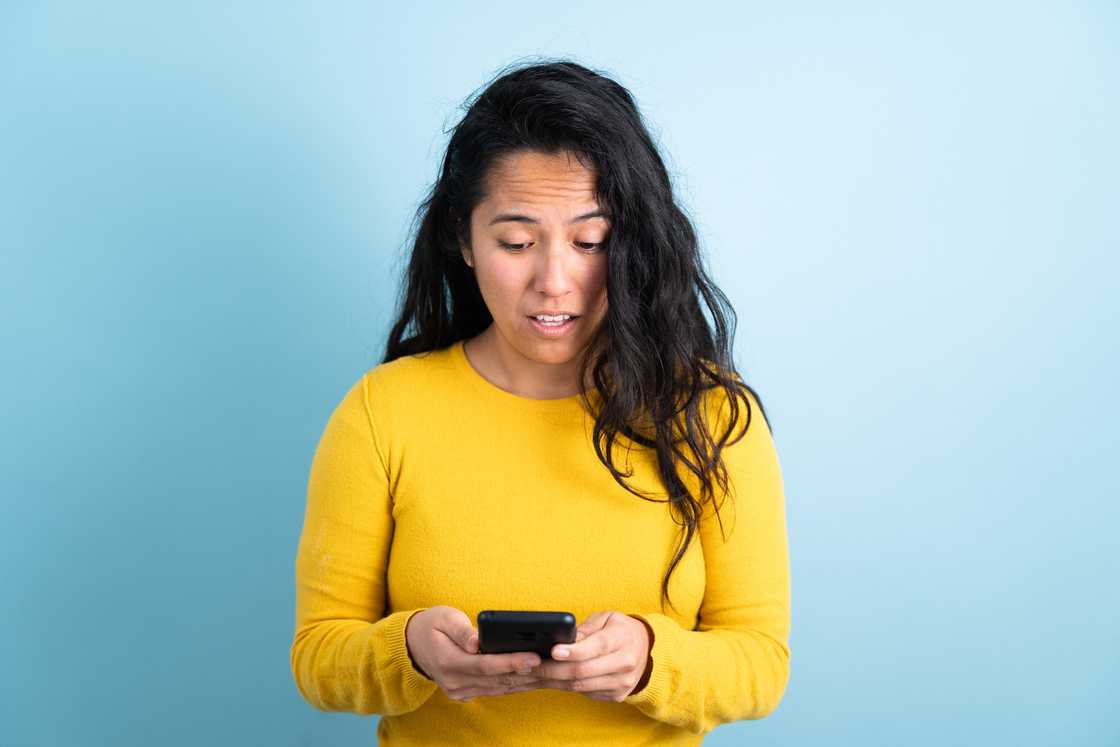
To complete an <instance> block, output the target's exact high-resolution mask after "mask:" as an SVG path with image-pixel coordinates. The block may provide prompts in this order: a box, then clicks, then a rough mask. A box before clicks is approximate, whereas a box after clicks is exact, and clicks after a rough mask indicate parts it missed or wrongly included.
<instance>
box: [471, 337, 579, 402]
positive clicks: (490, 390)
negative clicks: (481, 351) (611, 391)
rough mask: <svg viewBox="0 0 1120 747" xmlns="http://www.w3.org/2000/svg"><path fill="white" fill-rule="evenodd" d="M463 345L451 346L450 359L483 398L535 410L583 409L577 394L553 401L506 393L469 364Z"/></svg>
mask: <svg viewBox="0 0 1120 747" xmlns="http://www.w3.org/2000/svg"><path fill="white" fill-rule="evenodd" d="M465 344H466V340H459V341H458V342H455V343H454V344H452V345H451V357H452V359H454V361H455V364H456V366H457V367H458V368H459V369H460V370H461V372H462V373H463V374H464V378H466V379H467V380H469V381H470V382H471V384H472V386H473V388H474V389H475V390H476V391H478V392H479V393H481V394H482V395H483V396H485V397H487V398H489V399H491V400H493V401H495V402H504V403H506V404H510V405H516V406H520V407H527V408H532V409H537V410H568V409H573V408H574V409H577V410H582V409H583V407H582V402H581V398H580V395H579V394H573V395H571V396H569V397H558V398H554V399H535V398H533V397H523V396H521V395H520V394H514V393H513V392H507V391H506V390H505V389H502V388H501V387H500V386H498V385H497V384H495V383H493V382H492V381H490V380H489V379H487V378H486V377H485V376H483V375H482V374H481V373H479V372H478V371H477V370H476V369H475V367H474V365H472V364H471V361H470V359H469V358H468V357H467V351H466V347H465Z"/></svg>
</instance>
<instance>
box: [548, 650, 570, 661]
mask: <svg viewBox="0 0 1120 747" xmlns="http://www.w3.org/2000/svg"><path fill="white" fill-rule="evenodd" d="M569 653H571V652H570V651H568V649H566V648H563V647H561V648H558V649H556V650H555V651H553V652H552V655H553V656H555V657H556V658H557V659H567V658H568V654H569Z"/></svg>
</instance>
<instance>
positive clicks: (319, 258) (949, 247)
mask: <svg viewBox="0 0 1120 747" xmlns="http://www.w3.org/2000/svg"><path fill="white" fill-rule="evenodd" d="M190 5H191V7H175V8H171V7H164V8H161V9H155V8H153V7H151V6H152V4H149V3H138V2H137V3H117V4H114V5H113V6H112V7H102V6H101V5H99V4H93V3H89V4H73V5H66V4H58V3H40V2H14V3H13V2H7V3H5V4H4V5H3V6H2V9H0V112H2V114H0V242H2V246H3V251H2V252H0V263H2V264H0V284H2V285H0V319H2V321H3V323H2V330H3V340H2V347H0V350H2V352H3V356H4V365H3V374H2V376H3V380H2V384H3V390H4V392H5V396H4V415H3V417H2V422H3V429H2V431H0V433H2V435H0V438H2V443H0V446H2V448H0V454H2V457H0V458H2V459H3V465H2V467H3V469H2V477H0V480H2V483H0V491H2V494H3V520H2V521H0V548H3V549H2V553H3V555H2V557H3V560H4V573H3V587H2V589H0V593H2V598H3V625H4V634H3V635H2V636H0V647H2V648H0V661H2V662H3V666H2V669H3V672H4V674H3V675H2V676H0V687H2V688H3V692H2V693H0V709H2V712H0V743H3V744H5V745H118V746H125V745H147V744H162V745H188V744H229V745H233V744H269V745H311V744H315V745H326V744H331V745H343V744H351V745H368V744H372V743H374V742H375V741H376V737H375V735H374V730H375V726H376V722H375V721H374V720H372V719H367V718H361V717H357V716H354V715H349V714H327V713H320V712H317V711H315V710H314V709H312V708H311V707H310V706H309V705H307V704H306V703H305V702H303V701H302V700H301V699H300V697H299V694H298V692H297V690H296V688H295V684H294V682H293V680H292V677H291V673H290V671H289V659H288V656H289V648H290V644H291V639H292V634H293V622H294V621H293V604H294V596H293V595H294V589H293V581H294V579H293V573H294V557H295V550H296V543H297V541H298V535H299V531H300V527H301V522H302V518H303V510H304V501H305V489H306V480H307V476H308V470H309V467H310V460H311V457H312V454H313V450H314V447H315V445H316V443H317V440H318V438H319V435H320V433H321V430H322V428H323V426H324V424H325V422H326V418H327V417H328V415H329V413H330V410H331V409H332V408H333V407H334V405H335V404H337V402H338V401H339V400H340V399H341V396H342V394H343V393H344V392H345V389H346V388H347V387H348V386H349V385H350V384H352V383H353V381H355V380H356V379H357V378H358V377H359V376H360V375H361V374H362V372H364V371H365V370H366V369H367V368H369V367H371V366H373V365H375V364H376V362H377V360H378V359H379V355H380V352H381V349H382V346H383V343H384V338H385V336H386V334H387V332H388V326H389V323H390V313H391V312H392V310H393V302H394V300H395V291H396V289H395V286H394V282H395V280H396V278H397V277H398V274H399V272H400V270H401V268H402V266H403V255H404V251H405V250H406V248H407V239H408V231H409V228H410V225H409V221H410V220H411V218H412V214H413V211H414V210H415V208H416V206H417V204H418V202H419V200H420V199H421V196H422V193H423V191H424V189H425V188H426V187H427V186H428V185H429V184H430V182H431V180H432V179H434V177H435V174H436V167H437V163H438V159H439V157H440V156H441V155H442V151H443V147H444V144H445V142H446V136H445V135H444V133H443V130H445V129H448V128H450V126H451V125H452V124H454V122H455V121H456V120H457V118H458V116H459V115H460V111H459V110H458V108H457V107H458V105H459V104H460V103H461V102H462V100H463V99H464V98H466V97H467V96H468V94H470V93H471V92H472V91H473V90H475V89H476V88H477V87H478V86H480V85H482V84H483V83H484V82H485V81H486V80H487V79H488V78H489V77H490V76H491V75H492V74H493V73H494V72H495V71H496V70H497V69H498V68H500V67H501V66H502V65H504V64H506V63H509V62H513V61H515V60H518V59H521V58H524V57H525V56H534V55H548V56H551V55H571V56H573V57H575V58H576V59H578V60H579V61H581V62H583V63H584V64H587V65H590V66H592V67H598V68H602V69H605V70H607V71H609V72H610V73H612V74H613V75H614V76H615V77H616V78H617V79H618V80H619V81H620V82H621V83H623V85H626V86H627V87H628V88H629V89H630V90H631V91H632V92H633V94H634V95H635V97H636V99H637V101H638V103H639V105H640V107H641V108H642V110H643V112H644V114H645V116H646V117H647V118H648V120H649V122H650V124H651V127H652V128H653V131H654V133H655V135H656V136H657V137H658V139H659V141H660V143H661V145H662V147H663V148H664V151H665V156H666V158H667V159H668V163H669V166H670V169H671V170H672V172H673V175H674V178H675V179H676V183H677V186H678V188H679V190H680V198H681V200H682V202H683V204H684V205H685V206H686V207H687V209H688V210H689V212H690V214H691V215H692V216H693V217H694V218H695V220H696V224H697V228H698V230H699V231H700V234H701V238H702V241H703V244H704V248H705V251H706V252H707V253H708V255H709V256H710V266H711V268H712V271H713V274H714V277H715V278H716V280H717V282H718V283H719V284H720V285H721V287H722V288H723V289H724V290H725V292H726V293H727V294H728V296H729V297H730V298H731V300H732V302H733V304H734V305H735V308H736V309H737V311H738V314H739V331H738V337H737V345H736V354H737V360H738V362H739V364H740V366H741V368H742V370H743V371H744V373H745V374H746V376H747V378H748V381H753V383H754V385H755V386H756V387H757V388H758V390H759V391H760V392H761V393H762V396H763V401H764V404H765V405H766V407H767V410H768V413H769V414H770V416H771V419H772V421H773V425H774V432H775V438H776V441H777V444H778V448H779V453H780V457H781V460H782V466H783V472H784V475H785V480H786V490H787V500H788V511H789V528H790V542H791V552H792V567H793V600H794V609H793V633H792V638H791V646H792V651H793V659H792V664H793V673H792V677H791V680H790V684H789V688H788V690H787V692H786V696H785V699H784V700H783V702H782V704H781V706H780V708H779V709H778V711H777V712H775V713H774V714H773V715H771V716H770V717H769V718H766V719H763V720H761V721H755V722H739V723H735V724H730V725H725V726H721V727H720V728H718V729H717V730H716V731H715V732H713V733H712V734H711V735H710V736H709V737H708V738H707V740H706V744H712V745H721V744H724V745H732V744H759V745H761V744H766V745H798V746H803V745H848V744H859V745H898V744H906V745H946V744H969V745H996V744H1000V745H1002V744H1007V745H1052V744H1077V745H1106V744H1117V743H1118V742H1120V715H1118V713H1120V712H1118V711H1117V709H1116V693H1117V692H1118V690H1120V674H1118V672H1120V642H1118V633H1117V629H1118V622H1120V591H1118V589H1120V584H1118V582H1117V578H1116V577H1117V572H1118V570H1120V563H1118V561H1117V555H1116V546H1117V540H1116V535H1117V529H1118V521H1117V520H1118V518H1120V511H1118V509H1117V499H1118V492H1120V491H1118V490H1117V481H1116V478H1115V474H1116V473H1115V463H1116V459H1115V449H1116V442H1117V434H1116V425H1115V424H1116V422H1117V416H1118V415H1120V408H1118V406H1117V405H1118V402H1117V399H1118V398H1117V393H1116V384H1117V378H1118V377H1117V373H1118V372H1117V368H1118V366H1117V357H1118V355H1117V350H1118V345H1117V333H1116V326H1117V322H1118V314H1117V311H1118V303H1117V289H1118V283H1117V271H1118V269H1120V267H1118V262H1117V260H1116V252H1117V249H1118V248H1120V246H1118V245H1120V241H1118V238H1120V232H1118V230H1117V224H1116V217H1115V211H1116V207H1117V191H1118V190H1117V187H1118V185H1117V173H1118V169H1120V157H1118V156H1120V150H1118V147H1117V141H1116V133H1117V132H1118V131H1120V105H1118V96H1117V92H1118V90H1120V88H1118V86H1117V83H1118V80H1117V78H1118V76H1117V72H1118V67H1120V66H1118V64H1117V63H1118V59H1117V56H1118V52H1117V50H1118V44H1117V40H1118V38H1120V23H1118V20H1120V18H1118V16H1120V13H1118V11H1117V6H1116V5H1115V4H1112V3H1063V2H1053V3H1048V4H1029V7H1028V5H1027V4H1020V3H990V4H982V5H978V4H974V3H944V2H939V3H928V4H926V7H924V8H922V7H918V6H916V5H910V6H907V7H900V6H899V4H897V3H887V2H884V3H878V4H869V3H858V4H846V5H847V7H846V8H844V9H840V8H838V7H837V6H836V4H830V3H819V4H814V5H807V4H800V3H797V4H794V3H783V4H780V9H776V8H777V7H778V5H779V4H765V5H762V4H757V5H754V6H745V5H741V4H738V3H734V4H733V3H720V4H712V3H702V2H688V3H684V4H680V3H671V4H670V3H666V4H662V5H657V4H648V3H644V4H641V5H639V4H637V3H633V4H630V5H621V4H609V3H608V4H603V3H597V2H596V3H592V2H572V3H564V4H554V5H548V4H544V5H542V4H532V3H523V4H521V3H508V2H491V3H486V4H461V5H458V6H455V7H452V6H451V5H449V4H444V3H420V4H415V3H413V4H406V3H396V4H393V5H394V7H392V9H389V8H388V4H378V5H375V4H368V5H359V4H334V5H327V4H314V5H313V4H312V3H294V4H293V3H264V2H256V3H239V4H236V6H237V7H233V5H234V4H232V3H225V2H223V3H217V2H215V3H206V4H201V3H192V4H190Z"/></svg>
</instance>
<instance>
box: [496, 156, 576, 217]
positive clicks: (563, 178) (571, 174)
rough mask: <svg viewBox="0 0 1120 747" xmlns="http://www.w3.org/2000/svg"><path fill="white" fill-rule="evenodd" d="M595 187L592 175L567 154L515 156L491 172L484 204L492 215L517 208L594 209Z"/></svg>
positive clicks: (508, 158)
mask: <svg viewBox="0 0 1120 747" xmlns="http://www.w3.org/2000/svg"><path fill="white" fill-rule="evenodd" d="M595 187H596V176H595V172H594V171H593V170H592V169H590V168H588V167H586V166H584V165H583V164H581V163H580V162H579V161H578V160H577V159H576V157H575V156H574V155H572V154H570V153H566V152H561V153H557V154H545V153H539V152H535V151H527V152H516V153H513V154H509V155H507V156H505V157H503V158H501V159H500V160H498V161H497V162H496V163H495V164H494V167H493V168H492V169H491V170H490V173H489V174H488V176H487V180H486V188H487V189H486V191H487V196H486V199H485V200H484V201H483V202H484V203H486V206H487V207H488V208H489V209H491V210H494V211H497V210H502V209H507V208H514V207H518V206H542V207H543V206H554V207H555V206H562V207H564V208H565V209H568V208H570V209H583V208H595V207H597V205H598V202H597V199H596V194H595Z"/></svg>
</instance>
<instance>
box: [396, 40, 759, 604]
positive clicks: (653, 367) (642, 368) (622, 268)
mask: <svg viewBox="0 0 1120 747" xmlns="http://www.w3.org/2000/svg"><path fill="white" fill-rule="evenodd" d="M462 106H463V108H464V109H465V114H464V116H463V117H462V119H461V120H460V121H459V122H458V124H456V125H455V127H454V129H453V131H452V132H451V138H450V141H449V143H448V145H447V150H446V153H445V155H444V158H443V163H442V167H441V170H440V174H439V177H438V179H437V180H436V182H435V184H434V185H433V186H432V187H431V190H430V192H429V194H428V195H427V197H426V198H425V200H424V201H423V202H422V203H421V204H420V207H419V209H418V210H417V212H416V217H415V221H417V222H418V224H419V228H418V230H415V241H414V243H413V245H412V253H411V259H410V261H409V264H408V268H407V273H406V277H405V278H404V279H405V282H403V283H402V284H401V292H400V297H399V298H398V301H397V303H398V313H397V319H396V322H395V323H394V324H393V327H392V330H391V331H390V333H389V339H388V342H387V344H386V347H385V355H384V358H383V362H388V361H391V360H394V359H396V358H399V357H401V356H407V355H416V354H419V353H425V352H427V351H432V350H436V349H440V348H445V347H447V346H449V345H451V344H453V343H456V342H458V341H459V340H464V339H469V338H471V337H474V336H476V335H478V334H479V333H481V332H482V331H483V330H485V329H486V328H487V327H488V326H489V325H490V324H491V322H492V321H493V318H492V317H491V315H490V312H489V310H488V309H487V307H486V304H485V302H484V301H483V298H482V294H481V292H480V290H479V287H478V282H477V281H476V279H475V276H474V274H473V269H472V268H470V266H468V265H467V264H466V262H465V261H464V260H463V256H462V253H461V251H460V246H462V245H466V246H469V245H470V215H471V213H472V211H473V209H474V207H475V206H476V205H477V204H478V203H479V202H480V201H481V200H482V199H483V198H484V197H485V182H486V177H487V175H488V173H489V172H490V169H491V168H492V167H493V166H494V165H495V162H496V161H497V160H498V159H500V158H502V157H503V156H506V155H509V154H511V153H516V152H525V151H536V152H541V153H544V154H549V155H554V154H558V153H562V152H566V153H570V154H572V155H574V156H575V157H576V158H577V159H578V160H579V162H580V163H581V164H583V165H584V166H586V167H588V168H591V169H593V170H594V172H595V174H596V194H597V197H598V200H599V204H600V207H601V208H602V209H603V210H605V211H606V212H607V213H608V216H609V220H610V232H609V234H608V235H607V238H606V239H605V242H606V243H605V247H604V251H606V252H607V298H608V304H607V314H606V318H605V320H604V322H603V324H602V325H601V326H600V328H599V330H598V331H597V332H596V334H595V335H594V337H593V338H592V341H591V342H590V343H589V345H588V347H587V349H586V350H587V354H586V356H585V358H584V362H583V367H582V369H581V372H580V374H581V375H580V376H579V381H580V384H579V386H580V395H581V402H582V403H583V405H584V407H585V409H586V410H587V411H588V412H589V413H591V414H592V415H593V416H594V418H595V428H594V442H595V452H596V454H597V455H598V457H599V460H600V461H602V462H603V464H604V465H605V466H606V468H607V469H608V470H610V473H611V475H613V477H614V479H615V481H616V482H618V484H619V485H621V486H622V487H623V488H625V489H626V490H628V491H629V492H631V493H633V494H634V495H637V496H638V497H640V498H643V499H645V500H655V501H658V502H662V501H659V500H658V499H657V498H651V497H648V496H647V495H644V494H643V492H642V491H639V490H635V489H634V488H633V487H632V486H630V485H628V484H627V483H626V482H625V480H624V479H623V478H625V477H630V476H632V475H633V471H630V472H627V473H625V474H624V473H622V472H621V471H620V470H619V469H618V468H617V467H616V466H615V464H614V453H613V448H612V447H613V444H614V443H615V441H616V440H619V437H620V436H622V437H624V438H625V439H628V440H629V442H630V444H638V445H639V446H640V447H641V448H646V449H650V450H652V451H653V452H655V454H656V460H657V468H658V473H659V475H660V478H661V482H662V484H663V486H664V488H665V492H666V494H667V495H668V498H667V499H664V501H665V502H668V503H669V504H670V513H671V514H672V515H673V518H674V521H676V523H678V524H679V525H681V526H682V527H683V528H684V531H683V542H682V543H680V544H679V546H678V550H677V552H676V555H675V556H674V557H673V560H672V562H671V563H670V565H669V569H668V571H667V573H666V574H665V577H664V579H663V580H662V584H661V595H662V609H664V602H665V601H666V600H667V601H669V604H670V606H671V605H672V600H671V599H669V578H670V576H671V575H672V573H673V570H674V569H675V568H676V566H677V564H678V563H679V562H680V559H681V558H682V557H683V556H684V554H685V551H686V550H687V549H688V545H689V543H690V542H691V541H692V538H693V535H694V534H695V532H696V531H697V526H698V524H699V521H700V518H701V516H702V511H703V505H704V503H705V502H707V501H712V500H713V497H714V487H713V478H714V480H715V483H716V484H718V485H719V487H720V489H721V490H722V491H723V493H724V494H726V492H727V471H726V467H725V465H724V463H723V461H722V459H721V456H720V452H721V450H722V449H723V448H724V447H725V446H727V445H729V442H728V439H729V438H730V436H731V433H732V431H733V430H734V428H735V424H736V422H737V421H738V419H739V405H738V401H739V399H742V401H743V403H744V404H745V408H746V415H745V426H744V427H743V430H742V431H741V433H740V434H739V435H738V436H737V437H736V438H735V439H734V440H731V441H730V443H735V442H737V441H738V440H739V439H740V438H742V437H743V436H745V435H746V432H747V428H749V426H750V421H751V403H750V400H749V398H748V397H747V396H746V395H745V391H750V393H751V394H752V395H753V396H754V397H755V399H756V400H757V401H758V404H759V408H760V409H761V408H762V399H761V397H759V396H758V393H757V392H755V391H754V389H752V388H751V387H749V386H747V385H746V384H745V383H744V382H743V380H742V378H741V377H740V376H739V375H738V373H737V372H736V371H735V366H734V361H733V358H732V351H731V346H732V344H733V341H734V331H735V324H736V316H735V312H734V309H732V308H731V305H730V303H729V302H728V300H727V297H726V296H725V295H724V294H723V293H722V292H721V291H720V290H719V289H718V288H717V287H716V286H715V284H714V283H713V282H712V281H711V280H710V279H709V277H708V275H707V273H706V272H705V270H704V267H703V261H702V257H701V255H700V248H699V245H698V242H697V238H696V232H695V230H694V228H693V226H692V224H691V222H690V221H689V219H688V217H687V216H686V215H685V213H684V212H683V210H682V209H681V208H680V207H678V205H677V202H676V200H675V199H674V195H673V189H672V185H671V182H670V178H669V174H668V172H667V171H666V169H665V165H664V163H663V162H662V159H661V157H660V155H659V154H658V151H657V147H656V146H655V145H654V142H653V140H652V138H651V137H650V134H649V132H648V131H647V129H646V127H645V125H644V123H643V120H642V116H641V114H640V113H639V111H638V108H637V106H636V105H635V103H634V99H633V97H632V96H631V94H630V92H629V91H627V90H626V89H625V88H624V87H622V86H621V85H619V84H618V83H617V82H615V81H614V80H612V79H611V78H610V77H608V76H607V75H605V74H603V73H602V72H600V71H595V70H591V69H589V68H587V67H584V66H583V65H580V64H577V63H576V62H573V61H571V60H567V59H560V60H550V61H544V62H539V61H538V62H532V63H529V64H524V63H523V62H519V63H514V64H513V65H511V66H507V67H506V68H504V69H503V70H501V71H499V73H498V74H497V75H496V76H495V77H494V78H493V79H491V81H490V82H489V83H487V84H485V86H484V87H483V88H482V90H481V92H478V91H476V92H475V93H472V94H471V96H469V97H468V98H467V100H466V101H465V102H464V103H463V105H462ZM415 225H416V224H415V223H414V227H415ZM701 300H703V302H704V304H705V305H706V306H707V307H708V309H709V310H710V312H711V316H712V323H711V324H710V323H709V321H708V319H707V318H706V317H705V316H704V314H703V311H702V308H701V304H700V301H701ZM724 309H726V312H725V311H724ZM728 318H730V327H729V324H728ZM713 326H714V330H713ZM406 330H409V334H408V336H407V337H406V336H405V335H406ZM589 368H590V372H589V370H588V369H589ZM588 373H590V380H591V381H593V382H594V387H595V389H596V391H597V394H598V397H597V399H598V400H599V405H598V406H597V407H596V406H595V405H593V403H592V399H591V397H590V396H589V394H590V393H589V392H588V390H587V388H586V386H585V382H586V380H587V379H588ZM712 389H718V390H720V391H719V392H717V394H719V393H722V394H723V396H724V399H722V400H721V402H722V403H724V404H728V403H729V405H730V406H729V417H728V419H727V422H726V425H727V427H726V429H725V430H724V431H723V432H722V433H720V434H718V435H717V434H716V433H714V432H713V429H710V428H709V427H708V418H707V416H706V414H705V410H706V409H707V406H706V404H705V402H704V401H703V400H704V398H705V397H707V396H709V395H705V394H703V393H704V392H707V391H708V390H712ZM682 415H683V417H681V416H682ZM762 415H763V422H764V423H765V424H766V427H767V428H768V429H769V428H770V424H769V421H768V419H767V418H766V413H765V410H763V413H762ZM717 419H718V418H717ZM627 448H630V445H627ZM680 468H684V469H686V470H688V472H691V473H692V475H694V476H695V477H696V479H697V481H698V486H699V488H698V492H699V497H698V498H697V497H696V496H693V495H692V494H691V493H690V492H689V489H688V486H687V485H686V484H685V482H684V480H682V478H681V473H680V472H679V471H678V470H679V469H680ZM715 509H716V515H717V517H718V515H719V511H718V505H717V506H715ZM678 517H679V518H678ZM720 527H721V529H722V528H723V522H722V519H721V520H720Z"/></svg>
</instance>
